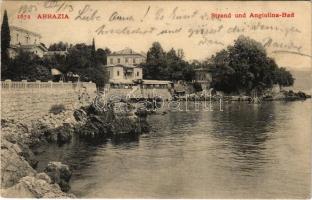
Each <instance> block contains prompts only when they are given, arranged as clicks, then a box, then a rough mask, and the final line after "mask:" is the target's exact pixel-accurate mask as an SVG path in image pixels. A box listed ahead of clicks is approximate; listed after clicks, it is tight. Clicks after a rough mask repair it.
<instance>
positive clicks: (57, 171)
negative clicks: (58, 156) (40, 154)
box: [44, 162, 72, 192]
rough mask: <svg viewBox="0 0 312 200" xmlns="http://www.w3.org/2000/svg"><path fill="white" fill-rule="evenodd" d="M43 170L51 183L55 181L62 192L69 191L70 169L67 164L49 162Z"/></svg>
mask: <svg viewBox="0 0 312 200" xmlns="http://www.w3.org/2000/svg"><path fill="white" fill-rule="evenodd" d="M44 171H45V173H46V174H47V175H48V176H49V177H50V178H51V183H57V184H58V185H59V186H60V187H61V190H62V191H63V192H67V191H69V189H70V186H69V180H70V178H71V175H72V171H71V170H70V169H69V167H68V166H67V165H64V164H62V163H61V162H49V164H48V166H47V167H46V168H45V170H44Z"/></svg>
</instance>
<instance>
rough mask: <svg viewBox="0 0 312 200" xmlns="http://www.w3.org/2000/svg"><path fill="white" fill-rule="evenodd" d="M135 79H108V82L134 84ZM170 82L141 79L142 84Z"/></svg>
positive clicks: (164, 83)
mask: <svg viewBox="0 0 312 200" xmlns="http://www.w3.org/2000/svg"><path fill="white" fill-rule="evenodd" d="M133 81H135V80H131V79H130V80H129V79H110V80H109V82H110V83H123V84H134V82H133ZM170 83H171V82H170V81H163V80H143V84H146V85H152V84H154V85H156V84H158V85H167V84H170Z"/></svg>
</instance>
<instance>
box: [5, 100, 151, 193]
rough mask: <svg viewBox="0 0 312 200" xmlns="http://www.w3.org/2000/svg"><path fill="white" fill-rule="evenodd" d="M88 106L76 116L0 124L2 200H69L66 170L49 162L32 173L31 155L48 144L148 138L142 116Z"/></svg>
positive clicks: (121, 108)
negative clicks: (8, 199) (13, 199)
mask: <svg viewBox="0 0 312 200" xmlns="http://www.w3.org/2000/svg"><path fill="white" fill-rule="evenodd" d="M99 104H101V102H97V103H96V104H95V103H94V102H93V103H92V104H90V105H88V106H83V107H81V108H80V109H77V110H64V111H61V112H58V113H49V114H47V115H46V116H44V117H43V118H41V119H38V120H37V121H35V122H32V123H31V124H23V123H20V122H16V121H14V120H8V119H1V125H2V128H1V140H2V141H1V195H2V196H3V197H28V198H75V195H74V194H71V193H68V191H70V185H69V180H70V177H71V174H72V171H71V169H70V168H69V166H67V165H65V164H62V163H60V162H58V161H51V162H49V163H48V165H47V166H46V167H45V169H44V172H41V173H39V172H37V171H36V167H37V165H38V160H37V159H36V154H37V152H36V149H38V148H39V147H40V146H42V145H49V144H51V143H57V144H60V145H61V144H63V143H67V142H70V141H71V139H72V138H73V137H74V136H78V137H80V138H83V139H84V140H100V139H107V138H114V137H120V138H122V137H134V136H138V135H139V134H141V133H143V132H148V130H149V125H148V123H147V122H146V117H147V114H146V113H145V112H144V111H138V110H137V109H135V108H133V107H132V106H131V104H129V103H126V102H114V103H112V102H111V103H108V104H103V103H102V106H99Z"/></svg>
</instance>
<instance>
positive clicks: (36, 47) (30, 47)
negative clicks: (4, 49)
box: [8, 26, 48, 58]
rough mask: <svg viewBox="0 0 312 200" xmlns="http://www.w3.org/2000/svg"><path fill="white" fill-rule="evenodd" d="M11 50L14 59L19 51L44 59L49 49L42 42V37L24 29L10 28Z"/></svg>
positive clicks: (10, 54)
mask: <svg viewBox="0 0 312 200" xmlns="http://www.w3.org/2000/svg"><path fill="white" fill-rule="evenodd" d="M10 36H11V41H10V48H9V49H8V51H9V56H10V57H11V58H14V57H15V56H17V55H18V54H19V51H25V52H30V53H33V54H35V55H37V56H39V57H43V56H44V55H45V54H46V52H47V51H48V49H47V48H46V47H45V46H44V45H43V44H42V43H41V42H40V40H41V38H42V37H41V35H40V34H38V33H35V32H32V31H29V30H26V29H24V28H20V27H16V26H10Z"/></svg>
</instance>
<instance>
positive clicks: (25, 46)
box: [19, 44, 48, 51]
mask: <svg viewBox="0 0 312 200" xmlns="http://www.w3.org/2000/svg"><path fill="white" fill-rule="evenodd" d="M34 47H39V48H40V49H42V50H43V51H48V49H47V48H46V47H45V46H43V45H41V44H26V45H20V46H19V48H21V49H32V48H34Z"/></svg>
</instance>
